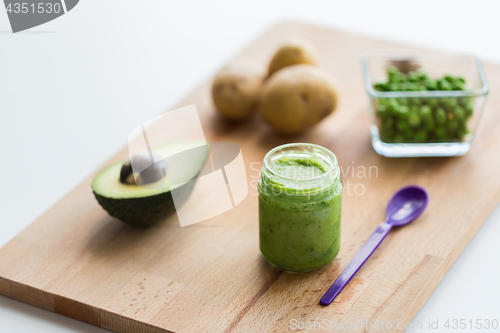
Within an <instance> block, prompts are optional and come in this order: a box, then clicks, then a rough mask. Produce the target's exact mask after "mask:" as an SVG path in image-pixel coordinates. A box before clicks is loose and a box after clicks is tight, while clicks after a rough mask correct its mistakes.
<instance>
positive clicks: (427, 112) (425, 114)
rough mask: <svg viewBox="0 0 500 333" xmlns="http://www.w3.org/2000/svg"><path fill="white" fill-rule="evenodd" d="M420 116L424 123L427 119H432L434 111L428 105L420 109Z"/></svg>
mask: <svg viewBox="0 0 500 333" xmlns="http://www.w3.org/2000/svg"><path fill="white" fill-rule="evenodd" d="M419 113H420V116H421V117H422V119H424V121H426V120H427V119H432V109H431V107H430V106H428V105H424V106H421V107H420V109H419Z"/></svg>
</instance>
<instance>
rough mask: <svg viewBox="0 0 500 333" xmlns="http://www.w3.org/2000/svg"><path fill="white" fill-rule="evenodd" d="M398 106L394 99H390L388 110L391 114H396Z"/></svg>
mask: <svg viewBox="0 0 500 333" xmlns="http://www.w3.org/2000/svg"><path fill="white" fill-rule="evenodd" d="M399 108H400V105H399V103H398V102H396V101H391V103H390V104H389V106H388V110H389V112H390V113H391V114H393V115H397V114H398V113H399Z"/></svg>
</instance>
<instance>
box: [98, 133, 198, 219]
mask: <svg viewBox="0 0 500 333" xmlns="http://www.w3.org/2000/svg"><path fill="white" fill-rule="evenodd" d="M152 151H153V152H154V153H155V154H157V155H159V156H161V157H162V158H164V159H165V160H166V161H167V175H166V176H165V178H163V179H162V180H159V181H158V182H155V183H152V184H147V185H141V186H138V185H130V184H124V183H122V182H120V170H121V168H122V165H123V163H124V161H120V162H117V163H114V164H112V165H110V166H109V167H107V168H105V169H104V170H102V171H101V172H99V174H97V176H95V178H94V180H93V181H92V190H93V192H94V195H95V197H96V199H97V201H98V202H99V204H100V205H101V206H102V208H104V209H105V210H106V211H107V212H108V213H109V215H111V216H113V217H116V218H118V219H120V220H121V221H123V222H125V223H129V224H134V225H141V226H147V225H152V224H155V223H156V222H158V221H160V220H161V219H163V218H165V217H167V216H169V215H171V214H173V213H174V212H175V205H174V201H173V199H172V194H171V191H172V190H175V191H176V203H177V204H178V205H179V204H182V203H184V202H185V201H186V200H187V199H188V198H189V195H190V194H191V192H192V190H193V188H194V185H195V183H196V181H191V180H193V179H194V180H196V177H197V176H198V174H199V173H200V171H201V170H202V168H203V166H204V164H205V162H206V160H207V157H208V143H207V142H205V141H172V142H168V143H166V144H163V145H161V146H159V147H156V148H153V149H152ZM184 152H189V158H188V159H186V158H184V160H181V161H182V165H180V164H179V163H180V162H178V161H179V159H178V158H177V162H176V163H177V164H175V163H174V165H176V168H175V169H177V170H172V165H169V161H170V160H174V159H175V158H176V156H180V155H182V154H184ZM193 152H194V153H193ZM170 164H172V163H170ZM179 166H181V168H180V169H182V170H181V172H178V171H179V170H178V169H179ZM169 167H170V168H169ZM169 174H171V175H172V177H169ZM169 178H175V179H173V180H171V181H169ZM169 183H170V184H173V185H171V186H170V187H169V185H168V184H169Z"/></svg>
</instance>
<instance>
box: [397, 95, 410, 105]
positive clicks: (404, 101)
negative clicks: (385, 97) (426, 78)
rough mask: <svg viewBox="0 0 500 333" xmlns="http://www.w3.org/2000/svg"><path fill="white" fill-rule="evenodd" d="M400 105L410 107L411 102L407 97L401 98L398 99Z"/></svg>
mask: <svg viewBox="0 0 500 333" xmlns="http://www.w3.org/2000/svg"><path fill="white" fill-rule="evenodd" d="M398 103H399V104H400V105H408V104H409V103H410V102H409V101H408V98H406V97H401V98H398Z"/></svg>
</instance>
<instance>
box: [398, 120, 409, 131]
mask: <svg viewBox="0 0 500 333" xmlns="http://www.w3.org/2000/svg"><path fill="white" fill-rule="evenodd" d="M396 128H397V129H398V131H400V132H403V133H404V132H406V131H407V130H408V123H407V122H406V121H405V120H398V121H397V122H396Z"/></svg>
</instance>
